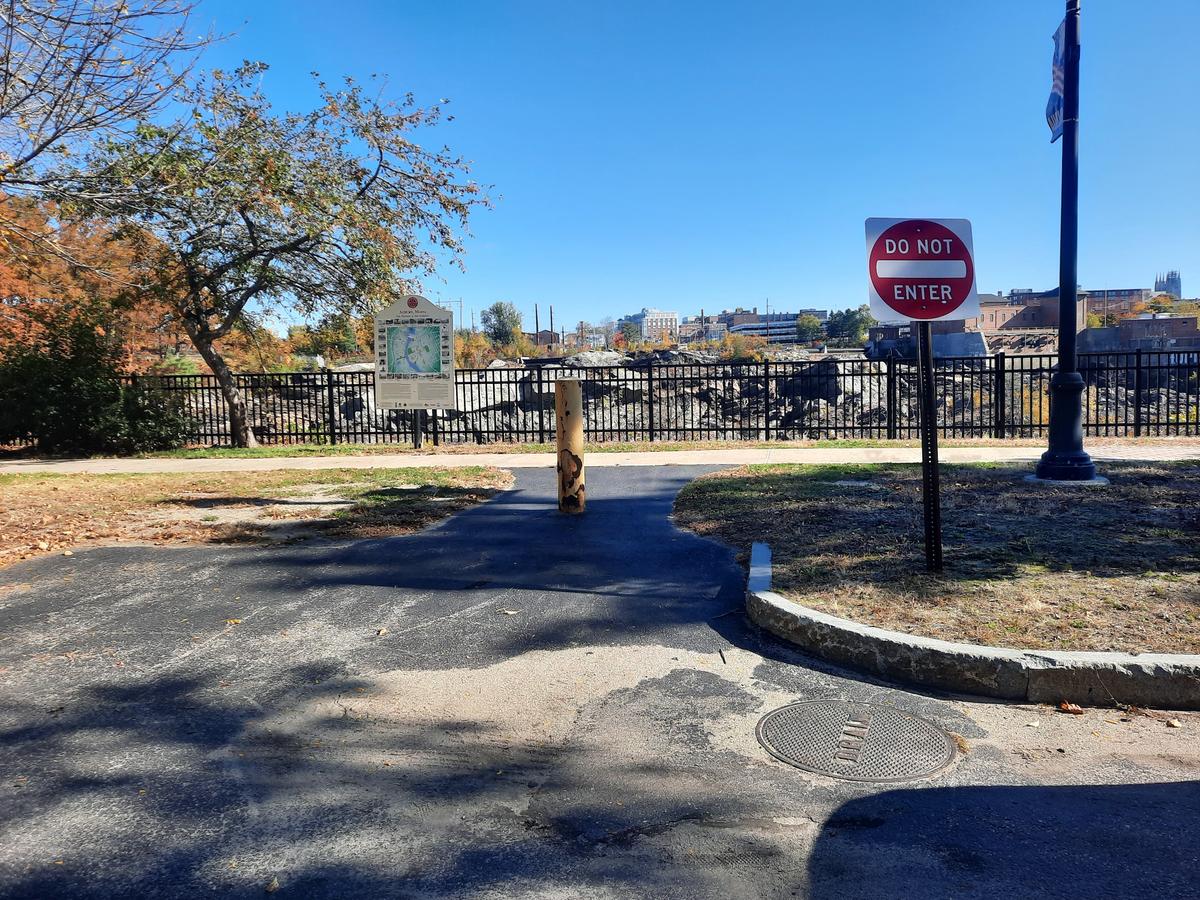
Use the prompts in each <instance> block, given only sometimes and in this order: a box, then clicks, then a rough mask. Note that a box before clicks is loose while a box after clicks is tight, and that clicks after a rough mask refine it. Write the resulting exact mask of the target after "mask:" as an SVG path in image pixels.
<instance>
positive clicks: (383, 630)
mask: <svg viewBox="0 0 1200 900" xmlns="http://www.w3.org/2000/svg"><path fill="white" fill-rule="evenodd" d="M387 633H388V630H387V629H386V628H376V629H375V634H376V635H378V636H380V637H382V636H383V635H385V634H387Z"/></svg>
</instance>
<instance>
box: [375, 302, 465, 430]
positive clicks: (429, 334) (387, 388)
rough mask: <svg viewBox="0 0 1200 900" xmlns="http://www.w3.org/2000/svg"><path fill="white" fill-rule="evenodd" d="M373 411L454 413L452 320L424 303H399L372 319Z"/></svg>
mask: <svg viewBox="0 0 1200 900" xmlns="http://www.w3.org/2000/svg"><path fill="white" fill-rule="evenodd" d="M375 405H376V406H378V407H379V408H380V409H453V408H454V406H455V403H454V320H453V316H452V315H451V313H450V310H448V309H442V308H441V307H440V306H434V305H433V304H432V303H430V302H429V301H428V300H426V299H425V298H424V297H417V296H411V297H404V298H403V299H401V300H397V301H396V302H395V303H393V304H392V305H391V306H389V307H387V308H386V309H384V310H383V311H381V312H380V313H379V315H377V316H376V317H375Z"/></svg>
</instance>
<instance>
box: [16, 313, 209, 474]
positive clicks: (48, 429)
mask: <svg viewBox="0 0 1200 900" xmlns="http://www.w3.org/2000/svg"><path fill="white" fill-rule="evenodd" d="M119 354H120V351H119V348H118V347H117V346H116V345H115V343H114V342H113V341H112V340H111V339H110V338H109V337H108V335H107V333H106V331H105V329H104V327H103V326H102V325H101V324H99V323H98V322H97V321H96V319H95V318H94V317H92V316H90V315H88V314H86V313H82V314H78V315H75V316H72V317H68V318H67V319H66V320H65V321H62V322H58V323H56V324H55V325H53V327H49V328H47V329H46V330H45V333H44V335H42V336H41V337H39V338H37V339H36V340H33V341H31V342H30V343H28V344H26V345H24V346H22V347H19V348H15V349H13V350H11V351H10V352H9V353H8V354H7V355H6V356H5V357H4V359H2V360H0V443H6V442H7V443H16V442H20V441H24V440H30V439H32V440H33V442H34V443H35V444H36V446H37V449H38V450H39V451H40V452H43V453H68V452H70V453H137V452H140V451H144V450H165V449H169V448H171V447H177V446H179V445H180V444H182V443H183V442H184V441H185V440H186V435H187V431H188V426H189V423H188V421H187V418H186V417H185V416H184V415H183V414H182V411H181V408H180V405H179V404H178V402H176V401H174V400H172V399H170V398H169V397H167V396H166V395H164V394H163V393H162V392H160V391H157V390H154V388H153V386H152V385H149V384H122V383H121V373H120V366H119Z"/></svg>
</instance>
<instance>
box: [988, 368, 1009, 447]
mask: <svg viewBox="0 0 1200 900" xmlns="http://www.w3.org/2000/svg"><path fill="white" fill-rule="evenodd" d="M1004 360H1005V356H1004V351H1003V350H1001V351H1000V352H999V353H997V354H996V356H995V361H996V383H995V384H994V385H993V386H992V396H993V399H994V400H995V401H996V414H995V422H994V428H995V430H994V431H993V433H992V436H993V437H997V438H1003V437H1005V436H1007V434H1008V422H1007V421H1006V418H1007V412H1008V376H1007V375H1006V374H1005V365H1004Z"/></svg>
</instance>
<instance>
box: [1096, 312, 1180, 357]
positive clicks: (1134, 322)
mask: <svg viewBox="0 0 1200 900" xmlns="http://www.w3.org/2000/svg"><path fill="white" fill-rule="evenodd" d="M1198 321H1200V320H1198V319H1197V317H1196V316H1169V315H1166V314H1164V313H1149V314H1146V315H1141V316H1137V317H1135V318H1131V319H1122V320H1121V321H1120V322H1118V323H1117V324H1116V325H1114V326H1112V327H1110V328H1089V329H1087V330H1086V331H1085V332H1083V334H1081V335H1080V336H1079V349H1080V350H1081V351H1083V352H1085V353H1112V352H1115V351H1126V350H1158V351H1175V350H1180V351H1189V352H1193V353H1194V352H1197V351H1200V328H1198V327H1197V322H1198Z"/></svg>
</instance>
